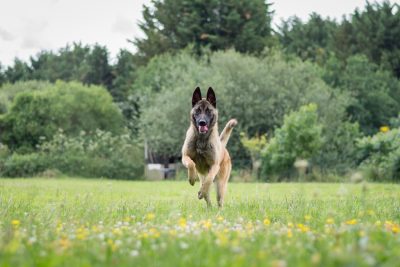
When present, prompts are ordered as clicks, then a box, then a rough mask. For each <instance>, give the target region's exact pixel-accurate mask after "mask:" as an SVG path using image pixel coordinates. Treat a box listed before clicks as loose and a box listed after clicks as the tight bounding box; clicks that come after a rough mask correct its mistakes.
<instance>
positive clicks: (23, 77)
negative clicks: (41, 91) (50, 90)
mask: <svg viewBox="0 0 400 267" xmlns="http://www.w3.org/2000/svg"><path fill="white" fill-rule="evenodd" d="M4 74H5V76H6V79H7V81H9V82H11V83H14V82H16V81H27V80H30V79H31V69H30V68H29V66H28V64H26V63H25V62H22V61H21V60H19V59H18V58H15V59H14V65H13V66H12V67H11V66H9V67H7V69H6V71H5V72H4Z"/></svg>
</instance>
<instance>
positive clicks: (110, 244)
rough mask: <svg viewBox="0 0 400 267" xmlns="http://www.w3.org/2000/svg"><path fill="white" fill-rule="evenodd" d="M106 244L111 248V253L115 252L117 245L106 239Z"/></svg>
mask: <svg viewBox="0 0 400 267" xmlns="http://www.w3.org/2000/svg"><path fill="white" fill-rule="evenodd" d="M107 244H108V246H109V247H110V248H111V250H112V251H116V250H117V245H116V244H115V242H114V241H113V240H112V239H108V240H107Z"/></svg>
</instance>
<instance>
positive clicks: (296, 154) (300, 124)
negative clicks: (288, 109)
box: [262, 104, 322, 179]
mask: <svg viewBox="0 0 400 267" xmlns="http://www.w3.org/2000/svg"><path fill="white" fill-rule="evenodd" d="M321 131H322V126H321V125H320V124H319V123H318V115H317V106H316V105H315V104H309V105H307V106H303V107H301V108H300V110H299V111H297V112H292V113H290V114H289V115H287V116H285V118H284V121H283V125H282V127H280V128H278V129H276V130H275V135H274V137H273V138H272V139H271V140H270V141H269V143H268V144H267V146H266V148H265V150H264V152H263V154H264V155H263V163H262V174H263V175H264V176H265V177H266V178H267V179H271V176H274V175H276V176H279V177H280V178H283V177H290V176H291V172H292V171H293V168H294V166H293V165H294V163H295V161H296V159H299V160H300V159H301V160H307V161H309V160H310V159H312V158H313V156H314V155H316V153H317V152H318V150H319V149H320V147H321V144H322V138H321Z"/></svg>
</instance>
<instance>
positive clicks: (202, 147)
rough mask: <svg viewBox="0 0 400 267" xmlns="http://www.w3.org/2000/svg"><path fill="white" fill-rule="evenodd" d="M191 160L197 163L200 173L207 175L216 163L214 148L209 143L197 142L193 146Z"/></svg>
mask: <svg viewBox="0 0 400 267" xmlns="http://www.w3.org/2000/svg"><path fill="white" fill-rule="evenodd" d="M192 145H193V146H192V149H191V150H192V151H191V152H192V153H190V154H192V155H191V158H192V159H193V161H194V162H195V163H196V169H197V171H198V172H199V173H206V172H207V171H208V170H209V168H210V166H211V165H212V164H213V162H214V154H215V153H214V152H215V151H214V150H215V148H214V146H213V145H212V144H211V143H209V142H202V140H196V141H195V142H193V144H192Z"/></svg>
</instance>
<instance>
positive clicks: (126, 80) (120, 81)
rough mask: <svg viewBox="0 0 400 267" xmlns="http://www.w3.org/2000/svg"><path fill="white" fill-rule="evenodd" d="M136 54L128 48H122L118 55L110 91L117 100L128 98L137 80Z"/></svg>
mask: <svg viewBox="0 0 400 267" xmlns="http://www.w3.org/2000/svg"><path fill="white" fill-rule="evenodd" d="M135 70H136V66H135V62H134V56H133V55H132V54H131V53H130V52H129V51H127V50H121V51H120V52H119V53H118V55H117V63H116V64H115V66H114V68H113V76H114V77H115V78H114V79H113V81H112V86H111V90H110V93H111V95H112V96H113V98H114V100H115V101H116V102H122V101H124V100H126V99H127V98H128V95H129V93H130V91H131V89H132V85H133V82H134V80H135Z"/></svg>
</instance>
